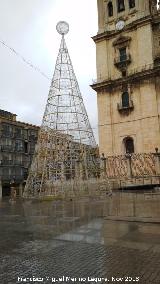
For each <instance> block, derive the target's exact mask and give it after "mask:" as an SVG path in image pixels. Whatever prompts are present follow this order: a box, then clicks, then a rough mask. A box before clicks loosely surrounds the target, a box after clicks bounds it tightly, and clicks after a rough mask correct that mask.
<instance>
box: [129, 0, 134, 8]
mask: <svg viewBox="0 0 160 284" xmlns="http://www.w3.org/2000/svg"><path fill="white" fill-rule="evenodd" d="M135 5H136V4H135V0H129V9H132V8H134V7H135Z"/></svg>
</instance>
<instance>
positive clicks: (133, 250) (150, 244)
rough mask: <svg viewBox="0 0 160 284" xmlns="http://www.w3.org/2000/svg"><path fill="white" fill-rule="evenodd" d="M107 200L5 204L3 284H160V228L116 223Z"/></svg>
mask: <svg viewBox="0 0 160 284" xmlns="http://www.w3.org/2000/svg"><path fill="white" fill-rule="evenodd" d="M107 206H108V205H107V202H106V201H104V200H92V201H91V200H89V201H88V200H80V201H68V202H62V201H52V202H39V203H38V202H31V201H24V202H21V201H20V200H17V202H16V203H15V204H10V203H9V201H8V199H4V200H2V201H1V202H0V284H15V283H47V284H49V283H142V284H143V283H145V284H146V283H147V284H156V283H160V224H153V223H141V222H127V221H112V220H107V219H106V218H104V217H103V216H104V215H105V212H106V207H107Z"/></svg>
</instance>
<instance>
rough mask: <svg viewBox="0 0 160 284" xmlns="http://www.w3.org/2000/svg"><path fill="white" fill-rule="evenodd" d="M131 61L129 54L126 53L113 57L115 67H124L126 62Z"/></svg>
mask: <svg viewBox="0 0 160 284" xmlns="http://www.w3.org/2000/svg"><path fill="white" fill-rule="evenodd" d="M130 63H131V55H130V54H129V53H128V54H127V53H124V54H121V55H119V56H117V57H115V58H114V65H115V66H116V67H117V68H123V67H126V66H127V65H128V64H130Z"/></svg>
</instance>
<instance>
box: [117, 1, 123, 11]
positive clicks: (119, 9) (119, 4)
mask: <svg viewBox="0 0 160 284" xmlns="http://www.w3.org/2000/svg"><path fill="white" fill-rule="evenodd" d="M117 10H118V13H119V12H122V11H124V10H125V5H124V0H117Z"/></svg>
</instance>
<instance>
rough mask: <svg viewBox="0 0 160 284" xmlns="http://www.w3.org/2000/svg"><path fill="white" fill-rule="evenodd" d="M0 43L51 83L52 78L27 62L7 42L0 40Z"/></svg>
mask: <svg viewBox="0 0 160 284" xmlns="http://www.w3.org/2000/svg"><path fill="white" fill-rule="evenodd" d="M0 43H1V44H2V45H3V46H4V47H6V48H8V49H9V50H10V51H11V52H12V53H14V54H15V55H16V56H17V57H19V58H20V59H21V60H22V61H23V62H24V63H26V64H27V65H29V66H30V67H31V68H32V69H34V70H35V71H37V72H39V73H40V74H41V75H42V76H43V77H45V78H46V79H48V80H50V81H51V78H49V77H48V76H47V75H46V74H45V73H44V72H42V71H41V70H40V68H39V67H37V66H34V65H33V64H32V62H30V61H28V60H26V59H25V58H24V57H23V56H22V55H21V54H20V53H19V52H17V51H16V50H15V49H14V48H12V47H10V46H9V45H8V44H7V43H6V42H5V41H3V40H1V39H0Z"/></svg>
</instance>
